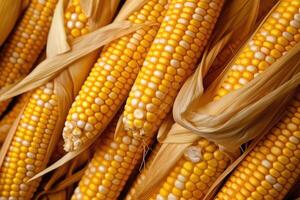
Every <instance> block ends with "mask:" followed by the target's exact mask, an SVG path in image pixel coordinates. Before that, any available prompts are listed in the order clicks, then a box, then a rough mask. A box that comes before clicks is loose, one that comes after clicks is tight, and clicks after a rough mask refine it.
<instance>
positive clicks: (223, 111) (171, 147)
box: [138, 1, 300, 200]
mask: <svg viewBox="0 0 300 200" xmlns="http://www.w3.org/2000/svg"><path fill="white" fill-rule="evenodd" d="M237 2H238V1H232V3H233V4H234V3H237ZM243 2H244V3H245V1H242V2H240V4H237V6H240V5H246V4H243ZM248 3H250V4H251V3H253V4H254V5H253V6H254V7H249V8H257V6H255V2H254V1H248ZM256 3H257V2H256ZM262 3H263V1H262ZM244 8H245V9H246V8H247V7H244ZM234 11H237V10H236V9H233V10H231V12H234ZM246 11H247V9H246V10H244V11H243V12H246ZM253 12H255V11H253ZM229 13H230V12H229ZM229 13H226V14H229ZM249 13H250V12H249V10H248V11H247V14H249ZM239 16H242V14H241V15H236V18H239ZM248 16H250V15H248ZM220 19H221V20H223V19H224V18H222V17H221V18H220ZM242 19H245V18H242ZM220 23H221V24H222V23H223V26H222V27H223V28H224V27H225V28H228V30H234V29H232V28H234V27H235V26H230V25H232V24H234V22H229V24H226V21H224V22H222V21H221V22H220ZM259 26H260V25H259ZM222 27H221V28H222ZM252 28H253V27H252ZM236 31H239V29H238V30H236ZM226 32H228V31H223V33H226ZM219 33H222V31H218V32H217V34H219ZM227 36H228V35H226V34H223V36H222V35H221V37H220V39H219V40H218V41H217V42H216V43H215V44H213V45H211V46H209V47H208V49H207V50H206V52H205V54H204V56H203V58H202V60H201V63H200V65H199V67H198V68H197V70H196V72H195V73H194V75H193V76H192V77H190V78H189V79H188V80H187V81H186V83H185V84H184V86H183V87H182V88H181V90H180V92H179V94H178V96H177V98H176V101H175V103H174V107H173V117H174V119H175V121H176V123H175V124H173V125H172V128H171V129H170V130H169V131H165V132H164V133H163V132H161V134H160V137H162V136H163V137H164V138H165V139H160V141H161V142H162V143H163V145H162V147H161V149H160V151H159V153H158V154H157V156H156V158H155V160H154V162H153V163H152V165H151V167H150V170H149V173H148V175H147V178H146V179H145V181H144V182H143V185H141V186H140V188H139V189H138V191H139V194H138V198H139V199H141V200H142V199H147V198H149V197H150V196H151V194H152V192H153V191H155V190H156V187H157V185H158V183H159V182H160V180H161V179H162V178H163V177H164V176H165V175H166V174H167V173H168V172H169V171H170V169H171V168H172V167H173V166H174V164H175V163H176V162H177V160H178V159H179V158H180V157H181V156H182V154H183V152H184V150H185V149H186V148H187V147H188V146H189V145H191V144H192V143H194V142H195V141H198V140H199V139H200V138H201V137H205V138H207V139H208V140H210V141H214V142H215V143H216V144H218V145H219V146H220V148H222V149H223V150H224V151H225V152H226V153H227V154H228V155H229V156H230V157H231V158H232V160H233V159H234V158H235V157H236V156H237V153H238V152H239V146H240V145H241V144H243V143H245V142H248V141H249V140H251V139H253V138H255V137H256V136H258V135H262V133H265V132H266V131H267V130H268V129H269V128H270V127H271V126H272V125H273V124H274V123H275V122H276V121H278V119H279V117H280V115H281V113H282V111H283V108H284V106H285V105H286V103H287V102H288V100H289V99H290V98H291V96H292V94H293V91H294V90H295V88H296V87H297V85H298V84H299V81H300V74H299V73H298V72H299V70H300V69H299V63H298V62H299V61H298V59H297V57H298V56H299V55H300V44H298V45H296V46H295V47H294V48H293V49H291V50H290V51H289V52H288V53H287V54H286V55H285V56H284V57H282V58H281V59H279V60H278V61H277V62H276V63H274V64H273V65H272V67H270V68H269V69H268V70H266V71H265V72H264V73H263V74H262V75H261V76H258V77H257V78H255V79H254V80H253V81H251V82H249V84H247V85H246V86H245V87H243V88H241V89H239V90H237V91H234V92H232V93H230V94H228V95H226V96H224V97H222V98H221V99H220V100H218V101H213V97H214V94H215V93H216V90H217V89H218V88H219V85H220V83H221V82H222V79H223V78H224V75H225V74H226V72H227V69H228V68H229V67H230V66H231V62H232V61H231V62H230V63H229V64H228V65H227V67H226V69H225V70H224V71H223V73H222V74H221V75H220V76H219V77H218V79H217V80H216V81H214V83H213V84H212V85H211V86H210V87H209V88H208V90H206V91H205V92H204V89H203V77H204V76H205V74H206V73H207V71H208V69H209V67H210V66H211V64H212V63H213V61H214V59H215V57H216V55H217V54H218V53H219V52H220V49H221V48H222V46H224V44H222V43H226V41H224V40H226V37H227ZM251 38H252V37H250V39H251ZM220 47H221V48H220ZM283 66H284V67H283ZM166 123H170V122H166ZM169 155H172V156H171V157H170V156H169ZM215 186H217V185H215ZM212 191H213V187H212ZM210 192H211V191H210ZM210 192H209V193H210ZM208 196H209V195H208Z"/></svg>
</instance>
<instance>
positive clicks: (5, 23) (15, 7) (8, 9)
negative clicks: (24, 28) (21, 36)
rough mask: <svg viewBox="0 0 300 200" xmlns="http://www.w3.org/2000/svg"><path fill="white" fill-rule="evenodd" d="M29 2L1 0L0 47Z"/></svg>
mask: <svg viewBox="0 0 300 200" xmlns="http://www.w3.org/2000/svg"><path fill="white" fill-rule="evenodd" d="M28 3H29V0H15V1H7V0H0V13H1V16H0V21H1V23H0V46H1V45H2V44H3V43H4V41H5V39H6V38H7V37H8V35H9V33H10V31H11V30H12V29H13V27H14V25H15V23H16V21H17V19H18V17H19V16H20V15H21V14H22V11H23V10H24V9H26V7H27V5H28Z"/></svg>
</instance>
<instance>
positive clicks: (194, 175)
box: [150, 138, 229, 200]
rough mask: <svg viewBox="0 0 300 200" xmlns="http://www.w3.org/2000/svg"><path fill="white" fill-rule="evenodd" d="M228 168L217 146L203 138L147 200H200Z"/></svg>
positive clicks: (190, 149)
mask: <svg viewBox="0 0 300 200" xmlns="http://www.w3.org/2000/svg"><path fill="white" fill-rule="evenodd" d="M228 164H229V158H228V157H227V156H226V155H225V154H224V153H223V152H222V151H220V150H219V149H218V146H217V145H215V144H214V143H212V142H209V141H207V140H206V139H204V138H202V139H200V140H199V141H198V142H197V143H196V144H194V145H193V146H190V147H188V148H187V149H186V151H185V153H184V157H183V158H181V159H180V160H179V161H178V162H177V164H176V166H175V167H174V168H173V169H172V171H171V172H170V173H169V174H168V176H167V177H166V178H165V179H164V180H163V181H162V182H161V183H160V186H159V190H158V192H157V193H155V194H153V196H152V198H150V199H151V200H152V199H153V200H154V199H156V200H162V199H202V198H203V197H204V196H205V194H206V192H207V191H208V189H209V187H210V186H211V185H212V184H213V182H214V180H215V179H216V178H217V177H218V176H219V175H220V174H221V173H222V172H223V170H224V169H225V168H226V167H227V165H228Z"/></svg>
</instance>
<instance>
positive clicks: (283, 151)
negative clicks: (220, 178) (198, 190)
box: [216, 32, 300, 200]
mask: <svg viewBox="0 0 300 200" xmlns="http://www.w3.org/2000/svg"><path fill="white" fill-rule="evenodd" d="M298 33H299V32H298ZM299 108H300V91H299V90H298V94H297V95H296V96H295V98H294V99H293V100H292V101H291V103H290V105H289V106H288V107H287V109H286V111H287V112H286V114H285V116H284V117H283V118H282V119H281V121H279V122H278V123H277V125H276V126H275V127H274V128H273V129H272V130H271V131H270V132H269V133H268V134H267V135H266V136H265V137H264V138H263V139H262V140H261V141H260V142H259V143H258V144H257V146H256V147H255V148H254V149H253V150H252V151H251V152H250V153H249V155H247V156H246V157H245V159H244V160H243V161H242V162H241V163H240V164H239V166H238V167H237V168H236V169H235V171H234V172H233V174H232V175H231V176H230V177H229V179H228V180H227V181H226V183H225V185H224V186H223V188H222V189H221V190H220V192H219V193H218V195H217V198H216V199H217V200H222V199H224V200H225V199H228V200H229V199H238V200H240V199H267V200H275V199H276V200H281V199H284V198H285V195H286V194H287V193H288V191H289V190H290V189H291V188H292V186H293V185H294V184H295V182H296V181H297V180H298V177H299V175H300V128H299V124H300V112H299Z"/></svg>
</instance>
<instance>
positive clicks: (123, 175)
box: [71, 122, 143, 200]
mask: <svg viewBox="0 0 300 200" xmlns="http://www.w3.org/2000/svg"><path fill="white" fill-rule="evenodd" d="M115 126H116V122H115V123H112V124H111V126H110V127H109V128H108V129H107V131H106V132H105V133H104V134H105V135H104V137H103V138H101V140H102V143H101V144H100V145H99V146H98V148H97V149H96V152H95V154H94V157H93V159H92V160H91V162H90V163H89V165H88V168H87V169H86V171H85V173H84V175H83V177H82V178H81V180H80V182H79V185H78V187H77V188H76V189H75V191H74V194H73V196H72V198H71V199H72V200H75V199H92V198H95V199H105V200H112V199H117V197H118V196H119V194H120V192H121V190H122V189H123V187H124V185H125V183H126V181H127V179H128V177H129V175H130V174H131V172H132V170H133V169H134V167H135V165H136V164H137V162H138V161H139V160H140V157H141V156H142V155H143V154H142V151H143V148H142V145H143V142H142V141H141V140H138V139H134V138H133V136H132V134H131V133H130V132H126V131H122V132H120V133H119V134H118V135H117V136H116V137H114V132H115Z"/></svg>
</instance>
